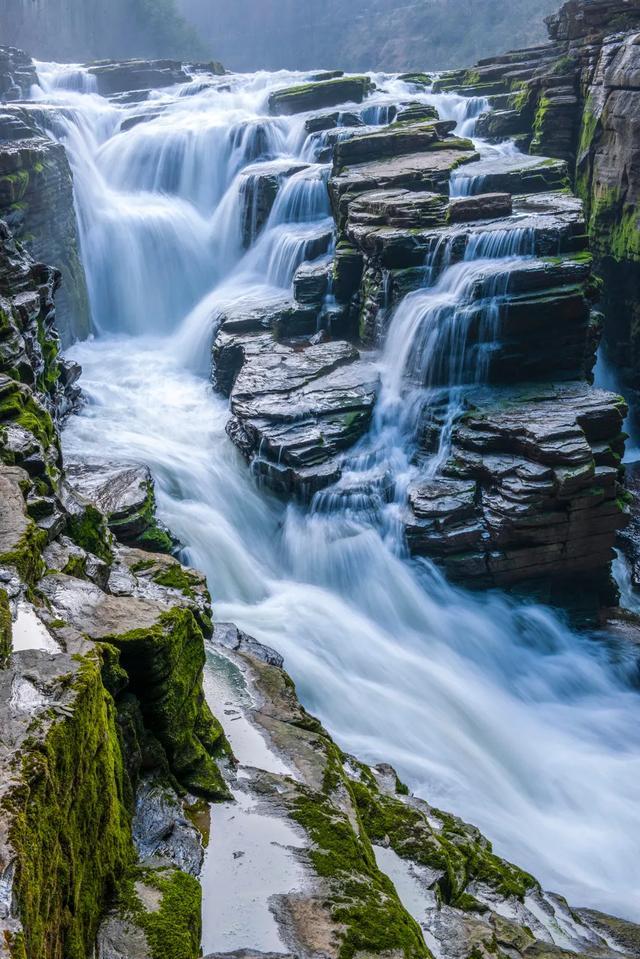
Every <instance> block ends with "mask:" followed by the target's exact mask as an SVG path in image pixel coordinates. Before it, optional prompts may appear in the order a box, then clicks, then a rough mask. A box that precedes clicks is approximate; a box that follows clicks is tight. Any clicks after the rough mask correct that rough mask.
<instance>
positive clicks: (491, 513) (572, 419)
mask: <svg viewBox="0 0 640 959" xmlns="http://www.w3.org/2000/svg"><path fill="white" fill-rule="evenodd" d="M470 403H471V405H472V409H471V411H470V412H469V413H467V414H466V415H465V416H464V417H463V418H462V420H461V422H460V423H459V424H458V426H456V427H455V429H454V434H453V441H452V446H451V455H450V459H449V461H448V462H447V464H445V467H444V469H443V474H444V476H445V477H446V478H445V479H435V480H432V481H428V482H426V483H423V484H419V485H417V486H416V487H415V488H414V489H413V490H412V491H411V493H410V509H411V512H412V514H413V516H412V518H411V519H410V520H409V522H408V527H407V538H408V541H409V544H410V547H411V549H412V550H413V552H415V553H418V554H420V555H427V556H434V557H439V558H440V561H441V562H442V563H443V565H444V566H445V568H446V569H447V571H448V572H449V573H450V574H451V575H452V576H453V577H454V578H456V579H460V578H461V579H463V580H465V581H467V582H469V581H472V582H473V581H475V582H477V583H478V584H479V585H496V586H503V585H507V584H509V583H513V582H518V581H519V580H522V579H532V580H534V579H541V578H543V577H551V576H554V575H562V574H575V573H580V572H587V571H592V572H597V571H598V570H600V569H602V568H605V567H606V566H607V565H608V563H609V562H610V560H611V559H612V544H613V542H614V541H615V534H616V532H617V531H618V530H619V529H621V528H622V527H624V526H625V525H626V522H627V520H628V517H627V516H626V515H625V513H624V512H621V509H620V502H619V501H620V497H621V495H622V493H623V489H622V486H621V485H620V480H621V474H620V459H621V454H622V452H623V450H624V435H623V433H622V427H623V422H624V416H625V415H626V412H627V410H626V407H625V405H624V403H623V401H622V400H621V399H620V398H619V397H615V396H614V395H612V394H610V393H606V392H604V391H602V390H593V389H591V388H590V387H588V386H587V385H586V384H580V385H576V384H571V385H568V386H566V387H557V386H556V387H550V388H544V387H541V388H538V389H533V388H529V389H528V390H527V389H519V390H517V391H516V392H513V393H509V392H507V393H506V394H505V393H502V394H499V395H498V396H497V397H492V396H490V397H487V398H486V400H485V401H484V402H483V401H482V399H479V400H478V401H477V405H476V403H474V397H473V396H472V397H471V398H470ZM473 407H475V408H473Z"/></svg>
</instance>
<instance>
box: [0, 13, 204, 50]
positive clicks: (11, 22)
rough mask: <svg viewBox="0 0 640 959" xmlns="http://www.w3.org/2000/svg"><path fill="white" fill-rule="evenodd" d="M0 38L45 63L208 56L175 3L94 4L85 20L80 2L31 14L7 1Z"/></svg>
mask: <svg viewBox="0 0 640 959" xmlns="http://www.w3.org/2000/svg"><path fill="white" fill-rule="evenodd" d="M0 35H1V36H2V37H3V38H4V39H5V42H7V43H11V44H14V45H16V46H19V47H22V48H23V49H26V50H29V51H30V52H31V53H33V55H34V56H37V57H41V58H42V57H44V58H45V59H46V58H57V59H59V60H74V59H75V60H98V59H104V58H111V57H115V58H121V59H124V58H127V57H152V58H153V57H177V58H184V59H203V58H205V57H206V56H207V48H206V45H205V44H203V43H202V42H201V40H200V38H199V37H198V33H197V31H196V30H195V29H194V28H193V27H192V26H190V25H189V24H188V23H187V21H186V20H185V19H184V17H183V16H181V13H180V11H179V5H178V2H177V0H112V2H111V3H108V4H103V5H98V6H97V7H96V9H94V10H93V11H92V15H91V18H89V19H87V17H86V9H85V4H83V3H82V2H81V0H57V2H51V3H49V4H46V5H45V6H44V7H42V8H40V7H38V8H36V7H35V6H34V7H33V10H31V9H30V8H29V6H27V7H25V6H24V4H23V3H22V2H21V0H7V2H5V3H4V4H2V7H1V8H0Z"/></svg>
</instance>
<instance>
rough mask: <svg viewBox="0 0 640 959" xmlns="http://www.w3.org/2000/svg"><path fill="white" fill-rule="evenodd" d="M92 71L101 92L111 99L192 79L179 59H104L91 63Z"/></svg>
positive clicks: (90, 68) (89, 69)
mask: <svg viewBox="0 0 640 959" xmlns="http://www.w3.org/2000/svg"><path fill="white" fill-rule="evenodd" d="M88 71H89V73H90V74H91V75H92V76H94V77H95V78H96V83H97V88H98V93H100V94H101V95H102V96H107V97H108V96H112V95H113V94H114V93H128V92H130V91H133V90H146V89H149V88H150V87H154V88H158V87H169V86H173V85H174V84H175V83H186V82H187V80H189V75H188V73H186V71H185V70H184V68H183V66H182V64H181V63H179V62H178V61H177V60H122V61H116V60H102V61H100V62H99V63H94V64H89V65H88Z"/></svg>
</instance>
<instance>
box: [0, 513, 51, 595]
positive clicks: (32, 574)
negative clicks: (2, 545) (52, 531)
mask: <svg viewBox="0 0 640 959" xmlns="http://www.w3.org/2000/svg"><path fill="white" fill-rule="evenodd" d="M46 542H47V534H46V533H45V532H44V530H41V529H39V528H38V527H37V526H36V524H35V523H33V522H29V525H28V526H27V529H26V531H25V533H24V534H23V536H22V537H21V539H20V542H19V543H18V544H17V545H16V546H15V547H14V548H13V549H12V550H11V551H10V552H8V553H3V554H2V556H0V563H1V564H2V565H4V566H15V568H16V569H17V571H18V573H19V574H20V576H21V578H22V579H23V580H24V582H25V583H26V584H27V585H28V586H34V585H35V583H36V582H37V581H38V580H39V579H40V577H41V576H42V574H43V573H44V562H43V561H42V555H41V554H42V550H43V549H44V547H45V545H46Z"/></svg>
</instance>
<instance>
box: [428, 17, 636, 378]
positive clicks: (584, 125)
mask: <svg viewBox="0 0 640 959" xmlns="http://www.w3.org/2000/svg"><path fill="white" fill-rule="evenodd" d="M548 28H549V34H550V38H551V43H550V44H549V45H547V46H544V47H538V48H534V49H530V50H521V51H516V52H513V53H509V54H506V55H504V56H502V57H497V58H494V59H490V60H483V61H481V62H480V63H479V64H478V66H477V68H475V69H474V70H472V71H459V72H457V73H455V74H449V75H447V76H446V77H445V79H444V80H443V81H442V84H443V86H444V87H447V88H448V89H456V88H457V86H459V85H464V86H465V89H470V90H471V91H476V92H477V93H478V94H479V95H482V94H488V95H489V96H490V98H495V100H494V103H495V105H496V106H497V110H495V111H494V112H493V113H491V114H487V115H486V117H483V118H481V120H480V123H479V126H478V132H479V133H480V134H481V135H485V136H489V137H493V138H496V139H500V138H501V137H503V136H507V135H512V136H516V137H518V138H519V139H520V142H521V144H522V145H523V146H524V147H525V149H529V150H530V152H532V153H538V154H544V155H546V156H550V157H558V158H561V159H563V160H566V161H567V163H568V164H569V170H570V173H571V177H572V181H573V182H574V184H575V187H576V190H577V192H578V193H579V195H580V196H581V197H582V198H583V200H584V202H585V208H586V215H587V228H588V231H589V235H590V237H591V247H592V250H593V252H594V254H595V256H596V269H597V272H598V273H600V275H601V276H602V277H603V279H604V281H605V282H604V288H603V306H604V310H605V318H606V319H605V340H606V344H607V347H608V352H609V355H610V357H611V359H612V360H613V362H614V364H615V366H616V367H617V368H618V369H619V370H621V371H622V372H623V374H624V375H625V378H626V380H627V382H628V383H629V384H630V385H631V386H633V387H634V388H636V389H637V388H638V387H640V314H639V312H638V310H639V309H640V306H639V303H640V297H639V296H638V290H639V289H640V272H639V271H640V208H639V199H640V32H639V31H640V10H639V9H638V5H637V3H635V2H633V0H589V2H587V0H571V2H569V3H567V4H565V6H564V7H563V8H562V10H561V11H560V12H559V13H558V14H557V15H556V16H554V17H551V18H549V20H548Z"/></svg>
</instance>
